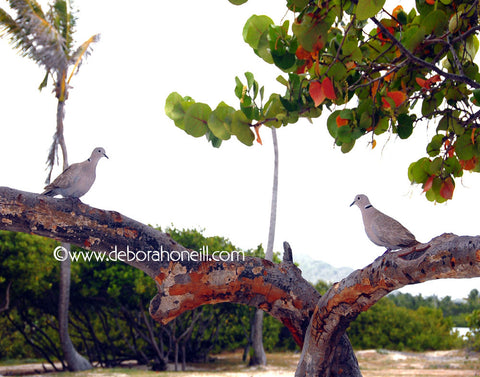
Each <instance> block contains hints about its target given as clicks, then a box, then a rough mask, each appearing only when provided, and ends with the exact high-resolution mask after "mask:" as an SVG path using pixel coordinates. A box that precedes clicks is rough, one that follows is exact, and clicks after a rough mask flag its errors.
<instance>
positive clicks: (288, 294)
mask: <svg viewBox="0 0 480 377" xmlns="http://www.w3.org/2000/svg"><path fill="white" fill-rule="evenodd" d="M0 229H3V230H11V231H16V232H23V233H33V234H37V235H40V236H45V237H49V238H54V239H57V240H59V241H62V242H69V243H71V244H74V245H77V246H80V247H82V248H84V249H87V250H92V251H95V252H104V253H107V254H108V253H110V252H111V251H114V250H115V249H116V250H117V251H119V250H123V251H126V250H127V247H128V250H130V251H131V252H132V253H135V252H137V251H144V252H148V251H161V250H163V251H165V253H163V254H161V256H162V260H142V261H139V260H127V261H126V263H128V264H130V265H132V266H133V267H136V268H139V269H141V270H142V271H144V272H145V273H147V274H148V275H149V276H150V277H152V278H153V279H154V280H155V281H156V282H157V286H158V289H159V293H158V295H157V296H156V297H155V298H154V299H153V300H152V302H151V308H150V311H151V314H152V316H153V317H154V318H155V319H156V320H157V321H159V322H162V323H167V322H168V321H170V320H172V319H173V318H175V317H176V316H178V315H179V314H181V313H183V312H184V311H186V310H190V309H193V308H195V307H198V306H200V305H204V304H213V303H217V302H227V301H228V302H235V303H241V304H246V305H250V306H255V307H257V308H261V309H263V310H265V311H266V312H268V313H269V314H271V315H272V316H274V317H275V318H277V319H279V320H280V321H281V322H283V323H284V324H285V325H286V326H287V327H288V328H289V330H290V331H291V332H292V335H293V336H294V338H295V341H296V342H297V343H299V344H300V345H301V344H302V342H303V339H304V336H305V330H306V328H307V326H308V321H309V318H310V316H311V313H312V310H313V306H314V304H315V302H316V301H317V300H318V298H319V297H320V295H319V294H318V293H317V291H315V289H314V288H313V287H312V286H311V284H309V283H308V282H307V281H305V280H304V279H303V278H302V276H301V271H300V270H299V269H298V268H297V267H296V266H295V265H294V264H293V263H292V262H291V261H287V262H284V263H282V264H274V263H271V262H268V261H265V260H264V259H261V258H254V257H247V256H245V259H244V260H243V259H242V258H240V257H241V254H238V258H233V257H232V260H230V261H223V262H216V261H213V260H210V261H198V262H197V261H196V260H198V257H199V256H198V255H197V258H194V257H195V253H197V254H198V252H196V251H188V250H187V249H186V248H185V247H183V246H182V245H180V244H178V243H176V242H175V241H173V240H172V239H171V237H170V236H169V235H168V234H166V233H161V232H159V231H158V230H155V229H153V228H151V227H149V226H146V225H144V224H141V223H139V222H137V221H135V220H132V219H130V218H128V217H125V216H123V215H121V214H120V213H118V212H114V211H105V210H100V209H96V208H92V207H89V206H88V205H86V204H83V203H82V202H80V201H78V200H70V199H55V198H50V197H46V196H44V195H39V194H33V193H28V192H23V191H18V190H14V189H11V188H7V187H0ZM52 252H53V250H52ZM168 252H171V254H169V253H168ZM180 252H183V253H184V255H183V257H184V258H183V260H179V261H169V259H168V258H169V256H171V257H172V259H178V257H179V256H180ZM173 253H175V254H173ZM132 255H133V254H132ZM151 255H153V254H151ZM200 257H201V256H200ZM52 258H53V254H52ZM195 259H196V260H195Z"/></svg>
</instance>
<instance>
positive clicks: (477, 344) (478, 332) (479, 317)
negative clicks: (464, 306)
mask: <svg viewBox="0 0 480 377" xmlns="http://www.w3.org/2000/svg"><path fill="white" fill-rule="evenodd" d="M467 324H468V327H469V328H470V331H469V332H468V333H467V346H468V348H470V349H472V350H473V351H480V309H478V310H474V311H473V312H472V313H471V314H470V315H469V316H467Z"/></svg>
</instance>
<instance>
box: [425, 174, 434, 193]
mask: <svg viewBox="0 0 480 377" xmlns="http://www.w3.org/2000/svg"><path fill="white" fill-rule="evenodd" d="M433 178H434V176H433V175H431V176H430V177H428V179H427V181H426V182H425V183H424V185H423V192H427V191H428V190H430V189H431V188H432V186H433Z"/></svg>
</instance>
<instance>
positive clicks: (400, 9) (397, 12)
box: [392, 5, 403, 18]
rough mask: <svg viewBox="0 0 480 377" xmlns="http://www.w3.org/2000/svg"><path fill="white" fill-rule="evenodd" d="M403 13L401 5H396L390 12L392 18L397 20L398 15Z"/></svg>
mask: <svg viewBox="0 0 480 377" xmlns="http://www.w3.org/2000/svg"><path fill="white" fill-rule="evenodd" d="M401 11H403V7H402V6H401V5H397V6H396V7H395V9H394V10H393V12H392V16H393V17H395V18H397V16H398V14H399V13H400V12H401Z"/></svg>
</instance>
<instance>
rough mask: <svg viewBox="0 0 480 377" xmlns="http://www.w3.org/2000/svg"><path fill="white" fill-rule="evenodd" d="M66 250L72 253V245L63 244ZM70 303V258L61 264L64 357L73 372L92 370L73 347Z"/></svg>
mask: <svg viewBox="0 0 480 377" xmlns="http://www.w3.org/2000/svg"><path fill="white" fill-rule="evenodd" d="M62 246H63V247H64V250H66V251H67V255H68V252H70V244H68V243H62ZM69 303H70V258H69V257H67V258H65V260H64V261H62V262H60V292H59V299H58V326H59V329H58V331H59V334H60V344H61V346H62V351H63V355H64V358H65V361H66V362H67V365H68V369H70V370H71V371H81V370H87V369H91V368H92V364H90V362H89V361H88V360H87V359H85V358H84V357H83V356H82V355H80V354H79V353H78V352H77V351H76V350H75V347H74V346H73V343H72V340H71V339H70V335H69V333H68V306H69Z"/></svg>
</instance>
